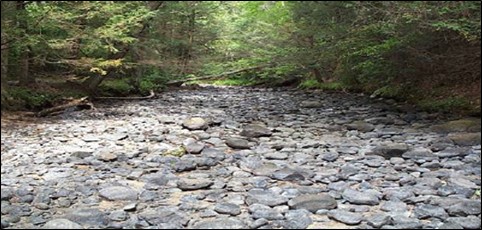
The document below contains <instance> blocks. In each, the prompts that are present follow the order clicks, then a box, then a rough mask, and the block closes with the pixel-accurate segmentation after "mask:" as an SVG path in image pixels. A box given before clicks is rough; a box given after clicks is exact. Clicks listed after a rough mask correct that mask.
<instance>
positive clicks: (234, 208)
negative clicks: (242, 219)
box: [214, 203, 241, 216]
mask: <svg viewBox="0 0 482 230" xmlns="http://www.w3.org/2000/svg"><path fill="white" fill-rule="evenodd" d="M214 211H216V212H218V213H220V214H229V215H232V216H237V215H239V214H241V208H240V207H239V205H237V204H232V203H218V204H216V206H214Z"/></svg>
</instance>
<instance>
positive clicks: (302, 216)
mask: <svg viewBox="0 0 482 230" xmlns="http://www.w3.org/2000/svg"><path fill="white" fill-rule="evenodd" d="M310 214H311V213H310V212H308V211H306V210H290V211H288V212H287V213H286V214H285V218H286V221H285V222H284V225H283V227H284V228H285V229H306V228H307V227H308V226H310V224H312V223H313V220H312V219H311V217H310Z"/></svg>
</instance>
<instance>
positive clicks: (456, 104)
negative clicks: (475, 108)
mask: <svg viewBox="0 0 482 230" xmlns="http://www.w3.org/2000/svg"><path fill="white" fill-rule="evenodd" d="M418 105H419V106H420V107H421V108H422V109H425V110H428V111H442V112H453V111H458V110H470V109H471V108H472V106H471V104H470V102H469V101H468V100H467V99H465V98H461V97H449V98H443V99H423V100H420V101H419V102H418Z"/></svg>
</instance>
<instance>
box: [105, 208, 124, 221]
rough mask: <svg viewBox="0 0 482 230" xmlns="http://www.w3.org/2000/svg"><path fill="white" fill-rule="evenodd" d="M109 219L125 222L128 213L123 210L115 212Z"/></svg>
mask: <svg viewBox="0 0 482 230" xmlns="http://www.w3.org/2000/svg"><path fill="white" fill-rule="evenodd" d="M109 219H111V220H113V221H124V220H126V219H127V212H124V211H123V210H115V211H113V212H111V213H110V215H109Z"/></svg>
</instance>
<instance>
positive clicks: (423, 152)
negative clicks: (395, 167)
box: [402, 148, 438, 161]
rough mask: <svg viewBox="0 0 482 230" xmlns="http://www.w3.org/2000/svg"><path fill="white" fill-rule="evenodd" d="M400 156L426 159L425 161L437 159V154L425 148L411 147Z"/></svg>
mask: <svg viewBox="0 0 482 230" xmlns="http://www.w3.org/2000/svg"><path fill="white" fill-rule="evenodd" d="M402 157H403V158H408V159H412V160H426V161H432V160H437V159H438V156H437V155H435V154H433V153H432V151H431V150H430V149H427V148H416V149H413V150H411V151H408V152H406V153H404V154H402Z"/></svg>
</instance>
